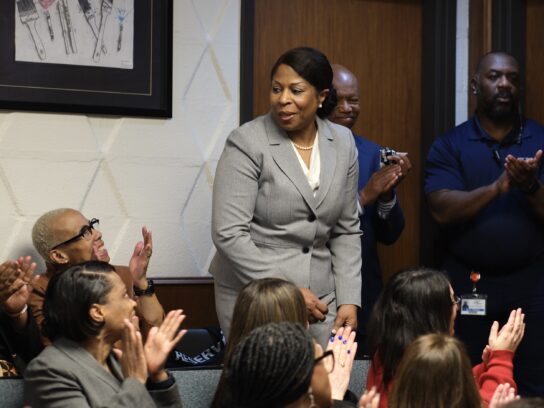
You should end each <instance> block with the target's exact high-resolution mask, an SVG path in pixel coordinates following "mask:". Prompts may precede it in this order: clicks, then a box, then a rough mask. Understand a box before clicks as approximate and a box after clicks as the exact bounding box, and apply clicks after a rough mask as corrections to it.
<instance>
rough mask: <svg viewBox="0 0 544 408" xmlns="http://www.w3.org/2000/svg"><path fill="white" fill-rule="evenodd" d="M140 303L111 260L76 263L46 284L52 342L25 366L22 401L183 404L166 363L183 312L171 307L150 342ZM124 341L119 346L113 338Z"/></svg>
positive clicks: (178, 336)
mask: <svg viewBox="0 0 544 408" xmlns="http://www.w3.org/2000/svg"><path fill="white" fill-rule="evenodd" d="M135 308H136V302H135V301H134V300H133V299H131V298H130V297H129V296H128V295H127V291H126V286H125V285H124V284H123V282H122V281H121V278H119V275H117V274H116V273H115V269H114V268H113V266H111V265H110V264H108V263H105V262H100V261H91V262H85V263H82V264H79V265H75V266H73V267H71V268H69V269H67V270H66V271H64V272H61V273H60V274H58V275H55V276H54V277H53V278H52V279H51V281H50V282H49V285H48V288H47V292H46V294H45V302H44V315H45V326H44V330H45V331H46V334H47V336H48V337H49V338H50V339H51V340H53V344H52V345H51V346H49V347H47V348H46V349H45V350H44V351H43V352H42V353H41V354H40V355H39V356H38V357H37V358H36V359H34V360H33V361H32V362H31V363H30V364H29V365H28V367H27V370H26V372H25V402H26V403H27V404H29V405H31V406H35V407H156V406H158V407H166V406H168V407H180V406H181V400H180V396H179V393H178V390H177V387H176V385H175V380H174V378H173V377H172V376H171V375H170V374H169V373H168V372H166V371H165V369H164V363H165V361H166V357H167V355H168V354H169V353H170V351H171V350H172V348H173V347H174V345H175V344H176V343H177V342H178V341H179V340H180V339H181V337H182V336H183V335H184V334H185V331H183V330H182V331H178V329H179V326H180V324H181V323H182V321H183V320H184V318H185V316H184V315H183V314H182V311H181V310H176V311H172V312H170V313H168V315H167V316H166V318H165V320H164V322H163V323H162V325H161V326H160V327H154V328H152V329H151V331H150V332H149V334H148V338H147V341H146V343H145V345H143V344H142V340H141V335H140V332H139V331H137V323H138V320H137V317H136V316H135ZM118 340H122V351H119V350H114V347H113V345H114V343H115V342H117V341H118Z"/></svg>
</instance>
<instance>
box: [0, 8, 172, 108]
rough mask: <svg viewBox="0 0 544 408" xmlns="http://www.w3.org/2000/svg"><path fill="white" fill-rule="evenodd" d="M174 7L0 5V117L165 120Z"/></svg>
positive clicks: (169, 94) (168, 105)
mask: <svg viewBox="0 0 544 408" xmlns="http://www.w3.org/2000/svg"><path fill="white" fill-rule="evenodd" d="M172 27H173V0H2V1H0V61H2V62H1V63H0V109H6V110H29V111H49V112H74V113H89V114H107V115H126V116H151V117H165V118H169V117H172Z"/></svg>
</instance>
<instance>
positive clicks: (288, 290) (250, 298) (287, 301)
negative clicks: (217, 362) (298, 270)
mask: <svg viewBox="0 0 544 408" xmlns="http://www.w3.org/2000/svg"><path fill="white" fill-rule="evenodd" d="M282 321H287V322H295V323H300V324H301V325H303V326H305V325H306V324H307V322H308V312H307V309H306V304H305V302H304V298H303V296H302V294H301V293H300V290H299V289H298V288H297V287H296V285H295V284H294V283H292V282H289V281H286V280H283V279H278V278H264V279H256V280H254V281H251V282H250V283H248V284H247V285H246V286H244V288H243V289H242V290H241V291H240V293H239V294H238V297H237V298H236V304H235V305H234V312H233V314H232V324H231V329H230V335H229V338H228V342H227V349H226V352H225V358H226V359H228V356H229V355H230V354H231V353H232V350H233V349H234V347H235V346H236V345H237V344H238V343H239V342H240V340H241V339H243V338H244V337H245V336H247V335H248V334H249V332H250V331H251V330H253V329H255V328H256V327H259V326H263V325H265V324H267V323H274V322H282Z"/></svg>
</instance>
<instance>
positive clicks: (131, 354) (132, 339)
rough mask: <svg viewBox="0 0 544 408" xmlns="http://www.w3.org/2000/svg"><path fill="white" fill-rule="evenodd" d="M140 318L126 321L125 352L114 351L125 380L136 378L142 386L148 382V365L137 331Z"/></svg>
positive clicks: (124, 330) (123, 337)
mask: <svg viewBox="0 0 544 408" xmlns="http://www.w3.org/2000/svg"><path fill="white" fill-rule="evenodd" d="M137 327H138V317H136V316H134V317H133V318H132V321H130V320H128V319H125V321H124V328H123V335H122V341H123V351H122V352H121V350H117V349H114V352H115V354H116V355H117V358H118V359H119V361H120V363H121V370H122V371H123V375H124V377H125V378H134V379H136V380H137V381H138V382H140V383H141V384H145V383H146V381H147V364H146V361H145V355H144V348H143V345H142V335H141V333H140V332H139V331H138V330H137Z"/></svg>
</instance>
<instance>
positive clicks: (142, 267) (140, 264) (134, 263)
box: [128, 226, 153, 288]
mask: <svg viewBox="0 0 544 408" xmlns="http://www.w3.org/2000/svg"><path fill="white" fill-rule="evenodd" d="M142 236H143V239H144V241H143V242H142V241H139V242H138V243H137V244H136V246H135V247H134V252H133V254H132V257H131V258H130V262H129V264H128V268H129V270H130V274H131V275H132V281H133V282H134V285H135V286H136V287H138V288H141V287H143V286H145V285H146V284H147V282H146V279H147V276H146V274H147V267H148V266H149V259H150V258H151V255H152V254H153V237H152V235H151V231H149V230H148V229H147V227H145V226H144V227H142Z"/></svg>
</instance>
